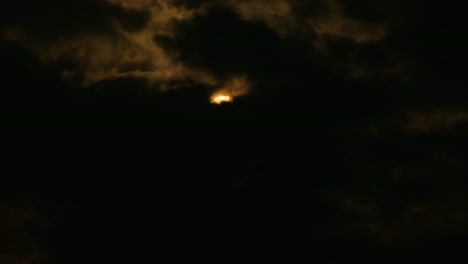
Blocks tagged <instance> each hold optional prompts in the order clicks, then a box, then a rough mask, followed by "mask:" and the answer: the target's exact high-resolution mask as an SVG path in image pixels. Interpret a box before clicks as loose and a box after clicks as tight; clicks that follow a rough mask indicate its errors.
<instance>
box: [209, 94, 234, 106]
mask: <svg viewBox="0 0 468 264" xmlns="http://www.w3.org/2000/svg"><path fill="white" fill-rule="evenodd" d="M233 99H234V98H233V97H232V96H230V95H226V94H219V95H215V96H213V97H211V103H213V104H222V103H230V102H232V100H233Z"/></svg>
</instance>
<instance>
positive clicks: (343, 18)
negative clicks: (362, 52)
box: [229, 0, 387, 45]
mask: <svg viewBox="0 0 468 264" xmlns="http://www.w3.org/2000/svg"><path fill="white" fill-rule="evenodd" d="M324 3H325V5H326V6H327V9H326V12H325V13H324V14H319V15H317V14H311V15H310V16H308V17H304V18H303V17H298V16H297V14H296V13H295V12H294V11H293V9H294V8H295V1H286V0H274V1H267V0H260V1H249V0H231V1H229V4H230V5H231V6H232V7H233V8H234V9H235V10H236V11H237V12H238V13H239V14H240V16H241V17H242V18H243V19H245V20H258V21H262V22H264V23H266V24H267V25H268V26H269V27H271V28H273V29H274V30H276V31H278V33H280V34H281V35H288V34H291V33H292V34H296V33H298V32H302V33H303V34H306V33H307V32H313V33H316V34H318V35H319V36H334V37H339V38H345V39H350V40H353V41H355V42H357V43H366V42H373V41H379V40H382V39H383V38H384V37H385V36H386V33H387V25H385V24H381V23H375V24H369V23H366V21H362V20H359V19H357V18H352V17H349V16H348V15H347V14H346V13H345V12H344V10H343V8H342V6H341V4H340V2H339V1H337V0H326V1H324ZM319 44H321V45H324V44H325V43H319Z"/></svg>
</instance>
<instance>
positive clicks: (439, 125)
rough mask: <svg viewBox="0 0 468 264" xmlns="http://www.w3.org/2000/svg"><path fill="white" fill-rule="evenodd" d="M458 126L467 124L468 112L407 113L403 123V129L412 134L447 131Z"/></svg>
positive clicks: (441, 110)
mask: <svg viewBox="0 0 468 264" xmlns="http://www.w3.org/2000/svg"><path fill="white" fill-rule="evenodd" d="M460 124H468V111H466V110H456V109H435V110H431V111H417V112H410V113H408V114H407V115H406V118H405V120H404V121H403V129H404V130H405V131H408V132H412V133H430V132H433V131H437V130H448V129H451V128H453V127H454V126H456V125H460Z"/></svg>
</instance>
